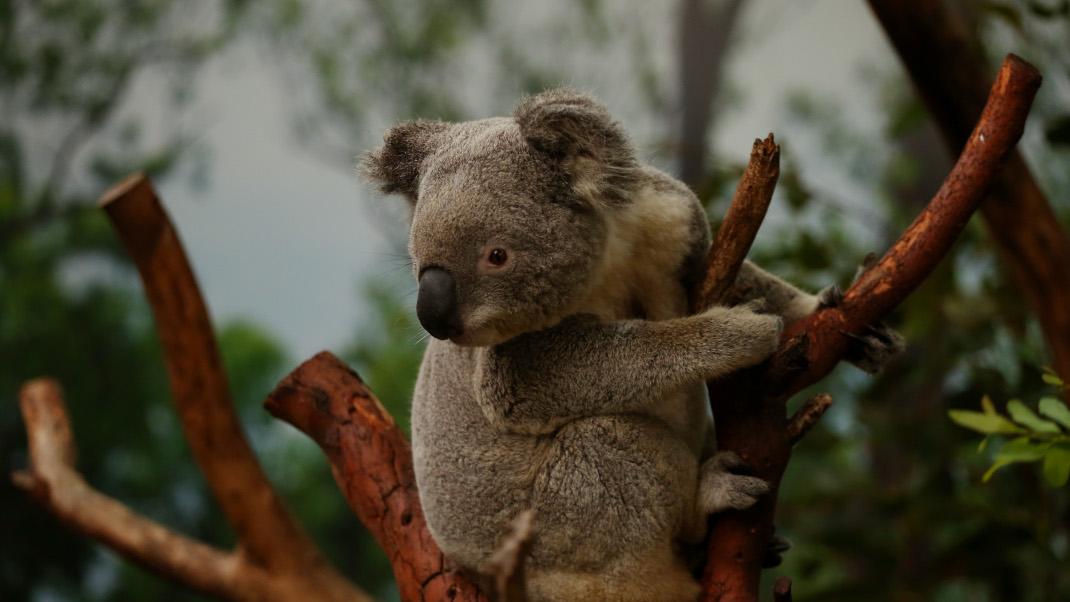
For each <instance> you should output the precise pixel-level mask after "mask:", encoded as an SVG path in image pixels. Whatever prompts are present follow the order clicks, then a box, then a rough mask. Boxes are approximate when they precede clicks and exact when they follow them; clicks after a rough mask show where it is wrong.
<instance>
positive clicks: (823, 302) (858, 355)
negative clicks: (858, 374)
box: [818, 285, 906, 374]
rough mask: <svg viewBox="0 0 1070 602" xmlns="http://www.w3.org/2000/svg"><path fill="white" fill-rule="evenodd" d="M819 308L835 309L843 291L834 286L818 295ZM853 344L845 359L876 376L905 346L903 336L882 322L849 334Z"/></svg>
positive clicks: (841, 299) (841, 298)
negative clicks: (858, 332) (857, 332)
mask: <svg viewBox="0 0 1070 602" xmlns="http://www.w3.org/2000/svg"><path fill="white" fill-rule="evenodd" d="M818 299H819V300H820V304H819V307H836V306H837V305H839V304H840V302H841V301H843V291H842V290H840V287H838V286H836V285H832V286H829V287H827V288H825V289H824V290H823V291H821V292H820V293H818ZM848 336H850V337H851V339H852V341H853V343H852V344H851V346H850V347H849V348H848V350H847V354H846V356H845V359H846V360H847V361H849V362H851V363H852V364H854V365H855V366H858V367H859V368H861V369H862V370H864V371H866V372H868V373H870V374H876V373H877V372H880V369H881V368H883V367H884V365H885V364H887V363H888V362H889V361H891V360H892V358H894V357H895V356H897V355H899V354H900V353H901V352H902V351H903V348H904V347H905V346H906V343H905V341H904V340H903V336H902V335H900V334H899V333H898V332H896V331H894V330H892V329H891V328H890V327H889V326H888V325H887V324H885V323H884V322H878V323H877V324H870V325H869V326H867V327H866V329H865V330H864V331H863V332H862V334H849V335H848Z"/></svg>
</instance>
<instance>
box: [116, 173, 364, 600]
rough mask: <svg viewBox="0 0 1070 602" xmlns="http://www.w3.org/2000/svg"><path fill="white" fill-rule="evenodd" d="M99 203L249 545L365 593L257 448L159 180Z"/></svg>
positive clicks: (333, 586) (187, 421) (215, 479)
mask: <svg viewBox="0 0 1070 602" xmlns="http://www.w3.org/2000/svg"><path fill="white" fill-rule="evenodd" d="M100 204H101V206H102V207H103V208H104V210H105V211H106V212H107V214H108V217H109V218H110V219H111V221H112V225H113V226H114V228H115V231H116V233H117V234H118V235H119V238H120V239H122V241H123V244H124V245H125V247H126V249H127V252H128V253H129V254H130V257H131V258H132V259H133V260H134V263H135V264H136V265H137V268H138V272H139V274H140V275H141V281H142V283H143V284H144V287H145V294H146V295H147V297H148V299H149V303H150V304H151V305H152V309H153V314H154V315H155V317H156V329H157V332H158V334H159V336H160V342H161V344H162V346H163V351H164V358H165V361H166V363H167V372H168V377H169V379H170V382H171V390H172V393H173V395H174V402H175V405H176V407H177V409H178V414H179V417H180V419H181V421H182V428H183V432H184V434H185V437H186V440H187V441H188V442H189V446H190V450H191V451H192V452H193V457H194V459H195V460H196V461H197V464H198V466H199V467H200V469H201V471H202V472H203V473H204V475H205V477H206V479H207V480H208V484H209V486H210V487H211V489H212V493H213V494H214V495H215V498H216V501H217V502H218V503H219V506H220V508H222V510H223V513H224V514H225V515H226V517H227V521H228V522H229V523H230V525H231V526H232V527H233V528H234V530H235V531H236V532H237V535H238V539H239V540H240V542H241V544H242V548H243V552H244V553H245V554H247V555H248V556H249V557H250V558H251V560H252V561H253V562H254V563H256V564H258V565H260V566H263V567H264V568H266V569H268V570H269V571H272V572H282V573H287V574H292V575H302V576H303V577H304V579H305V582H306V587H308V588H309V595H311V592H316V593H317V594H319V595H323V596H325V597H326V598H329V599H339V600H341V599H346V598H349V599H352V597H353V596H358V597H362V598H363V597H366V596H365V595H364V594H362V593H360V592H359V591H357V590H355V589H354V587H353V586H352V585H350V584H349V583H348V582H347V581H346V580H345V579H344V578H342V577H341V576H340V575H339V574H338V573H336V572H335V571H334V569H333V568H331V567H330V565H329V564H327V562H326V561H325V560H324V559H323V558H322V556H321V555H320V553H319V550H318V549H317V548H316V546H315V545H314V544H313V543H312V541H311V540H310V539H309V538H308V536H307V535H306V534H305V532H304V531H303V530H302V529H301V527H300V526H299V525H298V524H297V522H296V521H295V520H294V518H293V516H292V515H291V514H290V513H289V511H288V510H287V509H286V508H285V506H284V505H283V502H282V500H281V499H280V498H279V496H278V494H277V493H276V492H275V490H274V489H273V488H272V487H271V484H270V483H269V482H268V480H267V477H266V476H265V475H264V472H263V470H262V469H261V468H260V464H259V463H258V462H257V460H256V457H255V456H254V455H253V451H252V449H251V448H250V446H249V443H248V441H247V440H246V438H245V435H244V433H243V431H242V429H241V425H240V423H239V421H238V417H237V414H236V413H235V411H234V404H233V401H232V400H231V397H230V391H229V387H228V384H227V378H226V374H225V372H224V371H223V367H222V362H221V360H220V356H219V349H218V347H217V345H216V341H215V336H214V334H213V331H212V324H211V321H210V319H209V317H208V310H207V308H206V307H205V304H204V300H203V299H202V297H201V293H200V290H199V288H198V286H197V282H196V280H195V278H194V275H193V270H192V269H191V268H190V265H189V262H188V260H187V259H186V254H185V251H184V250H183V249H182V243H181V242H180V240H179V238H178V233H177V232H176V231H175V229H174V227H173V226H172V225H171V221H170V219H169V218H168V216H167V213H166V212H165V211H164V209H163V206H162V205H161V203H160V201H159V199H158V198H157V196H156V192H155V191H154V190H153V187H152V184H151V183H150V182H149V181H148V179H147V178H145V177H144V176H143V175H141V174H136V175H134V176H131V177H129V178H127V179H126V180H124V181H123V182H121V183H120V184H118V185H117V186H116V187H114V188H112V189H111V190H109V191H108V192H106V193H105V194H104V195H103V197H102V198H101V201H100Z"/></svg>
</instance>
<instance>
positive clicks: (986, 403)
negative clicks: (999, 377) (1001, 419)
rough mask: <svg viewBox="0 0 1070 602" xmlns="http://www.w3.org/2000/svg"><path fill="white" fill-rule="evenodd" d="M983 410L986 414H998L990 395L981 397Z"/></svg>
mask: <svg viewBox="0 0 1070 602" xmlns="http://www.w3.org/2000/svg"><path fill="white" fill-rule="evenodd" d="M981 409H982V410H984V412H985V414H995V413H996V406H995V404H993V403H992V398H991V397H989V396H988V395H983V396H982V397H981Z"/></svg>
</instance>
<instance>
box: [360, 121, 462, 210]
mask: <svg viewBox="0 0 1070 602" xmlns="http://www.w3.org/2000/svg"><path fill="white" fill-rule="evenodd" d="M449 127H450V124H448V123H446V122H445V121H428V120H424V119H419V120H416V121H405V122H402V123H399V124H397V125H395V126H394V127H392V128H390V129H389V130H387V132H386V134H385V135H384V136H383V146H382V147H380V148H379V149H378V150H375V151H372V152H370V153H368V154H367V155H365V156H364V157H363V158H362V159H361V162H360V165H359V171H360V173H361V175H362V176H364V177H365V178H367V179H369V180H371V181H373V182H376V183H377V184H379V189H380V190H382V191H383V192H386V193H392V192H400V193H402V194H404V195H405V196H406V197H408V199H409V202H410V203H415V202H416V193H417V191H418V190H419V188H420V166H421V164H422V163H423V161H424V159H425V158H426V157H427V156H428V155H429V154H431V153H432V152H434V150H435V148H437V147H438V144H439V142H440V140H439V138H440V136H439V135H438V134H440V133H442V132H444V131H445V130H446V129H448V128H449Z"/></svg>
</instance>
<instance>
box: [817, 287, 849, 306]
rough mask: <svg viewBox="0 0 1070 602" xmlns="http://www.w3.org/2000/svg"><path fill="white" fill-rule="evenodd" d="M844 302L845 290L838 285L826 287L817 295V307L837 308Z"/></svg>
mask: <svg viewBox="0 0 1070 602" xmlns="http://www.w3.org/2000/svg"><path fill="white" fill-rule="evenodd" d="M841 302H843V289H841V288H840V286H839V285H838V284H833V285H832V286H826V287H825V288H823V289H821V292H819V293H818V294H817V307H818V308H824V307H836V306H837V305H839V304H840V303H841Z"/></svg>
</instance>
